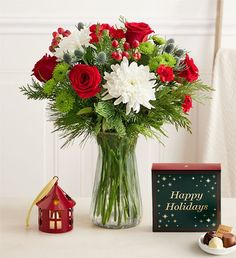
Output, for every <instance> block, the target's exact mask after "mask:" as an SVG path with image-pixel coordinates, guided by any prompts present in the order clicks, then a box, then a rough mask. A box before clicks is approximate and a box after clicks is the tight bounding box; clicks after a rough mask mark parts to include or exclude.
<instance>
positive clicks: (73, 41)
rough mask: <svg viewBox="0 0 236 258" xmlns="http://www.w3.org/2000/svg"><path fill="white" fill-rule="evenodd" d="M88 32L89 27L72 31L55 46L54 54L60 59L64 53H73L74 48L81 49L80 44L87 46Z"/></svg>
mask: <svg viewBox="0 0 236 258" xmlns="http://www.w3.org/2000/svg"><path fill="white" fill-rule="evenodd" d="M89 34H90V32H89V28H84V29H81V30H75V31H73V32H72V33H71V34H70V35H69V36H68V37H65V38H63V39H62V40H61V41H60V43H59V45H58V46H59V47H58V48H56V52H55V53H54V55H55V56H56V57H57V58H59V59H62V58H63V55H64V53H69V54H72V55H73V54H74V51H75V50H76V49H82V46H84V47H88V46H89V45H90V44H89V41H90V39H91V38H90V36H89Z"/></svg>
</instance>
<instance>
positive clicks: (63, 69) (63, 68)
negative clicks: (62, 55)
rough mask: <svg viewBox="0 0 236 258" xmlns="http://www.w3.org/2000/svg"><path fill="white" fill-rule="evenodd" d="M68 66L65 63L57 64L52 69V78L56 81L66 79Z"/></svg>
mask: <svg viewBox="0 0 236 258" xmlns="http://www.w3.org/2000/svg"><path fill="white" fill-rule="evenodd" d="M69 67H70V66H69V65H68V64H67V63H60V64H58V65H57V66H56V67H55V69H54V71H53V79H54V80H55V81H56V82H60V81H64V80H65V79H66V75H67V71H68V70H69Z"/></svg>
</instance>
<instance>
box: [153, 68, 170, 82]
mask: <svg viewBox="0 0 236 258" xmlns="http://www.w3.org/2000/svg"><path fill="white" fill-rule="evenodd" d="M156 73H157V74H158V75H159V76H160V80H161V81H162V82H171V81H173V80H174V77H175V75H174V73H173V69H172V67H170V66H165V65H163V64H162V65H160V66H159V67H158V68H157V70H156Z"/></svg>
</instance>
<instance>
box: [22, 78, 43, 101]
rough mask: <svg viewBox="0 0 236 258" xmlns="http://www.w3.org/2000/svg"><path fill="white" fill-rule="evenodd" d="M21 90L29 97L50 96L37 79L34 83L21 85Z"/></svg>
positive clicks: (36, 98)
mask: <svg viewBox="0 0 236 258" xmlns="http://www.w3.org/2000/svg"><path fill="white" fill-rule="evenodd" d="M20 91H21V92H22V93H23V95H25V96H27V98H28V99H35V100H42V99H46V98H48V96H47V94H46V93H45V92H44V91H43V87H42V86H41V84H40V83H39V82H36V81H35V80H32V84H27V85H26V86H22V87H20Z"/></svg>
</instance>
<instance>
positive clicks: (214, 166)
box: [152, 163, 221, 170]
mask: <svg viewBox="0 0 236 258" xmlns="http://www.w3.org/2000/svg"><path fill="white" fill-rule="evenodd" d="M152 170H221V165H220V163H153V164H152Z"/></svg>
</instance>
